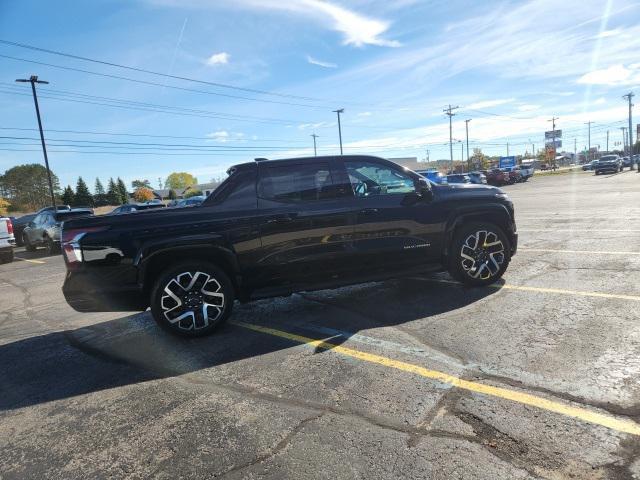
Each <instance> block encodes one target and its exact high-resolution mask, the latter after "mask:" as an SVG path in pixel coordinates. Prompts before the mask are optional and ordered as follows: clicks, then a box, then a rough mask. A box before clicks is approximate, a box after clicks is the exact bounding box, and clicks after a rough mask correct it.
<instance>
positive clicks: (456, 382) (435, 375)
mask: <svg viewBox="0 0 640 480" xmlns="http://www.w3.org/2000/svg"><path fill="white" fill-rule="evenodd" d="M230 323H232V324H233V325H237V326H239V327H243V328H247V329H249V330H253V331H256V332H261V333H266V334H268V335H273V336H275V337H280V338H285V339H287V340H291V341H293V342H297V343H302V344H305V345H309V346H312V347H315V348H322V349H325V350H332V351H335V352H337V353H340V354H342V355H345V356H347V357H351V358H355V359H358V360H362V361H365V362H369V363H375V364H378V365H382V366H385V367H389V368H394V369H396V370H401V371H403V372H407V373H413V374H415V375H419V376H421V377H424V378H429V379H431V380H436V381H438V382H441V383H445V384H448V385H451V386H453V387H457V388H462V389H464V390H469V391H471V392H475V393H481V394H483V395H489V396H493V397H498V398H502V399H505V400H511V401H513V402H517V403H521V404H524V405H530V406H533V407H537V408H540V409H542V410H548V411H550V412H554V413H559V414H561V415H565V416H568V417H573V418H577V419H579V420H583V421H585V422H589V423H593V424H596V425H602V426H603V427H607V428H610V429H612V430H617V431H619V432H624V433H630V434H633V435H640V425H639V424H637V423H636V422H634V421H631V420H623V419H619V418H616V417H613V416H611V415H606V414H602V413H597V412H594V411H591V410H588V409H586V408H582V407H574V406H571V405H567V404H565V403H561V402H557V401H554V400H548V399H546V398H542V397H538V396H536V395H531V394H528V393H523V392H518V391H516V390H510V389H508V388H502V387H494V386H492V385H485V384H483V383H478V382H471V381H468V380H463V379H461V378H459V377H456V376H454V375H450V374H448V373H444V372H439V371H437V370H430V369H428V368H425V367H421V366H419V365H414V364H412V363H407V362H402V361H399V360H394V359H392V358H388V357H383V356H381V355H375V354H372V353H367V352H363V351H361V350H355V349H353V348H348V347H343V346H341V345H335V344H333V343H329V342H326V341H324V340H316V339H313V338H309V337H304V336H302V335H297V334H295V333H290V332H286V331H283V330H277V329H275V328H269V327H262V326H260V325H255V324H252V323H245V322H238V321H234V322H230Z"/></svg>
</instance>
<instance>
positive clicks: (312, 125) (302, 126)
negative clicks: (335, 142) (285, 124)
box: [298, 122, 336, 130]
mask: <svg viewBox="0 0 640 480" xmlns="http://www.w3.org/2000/svg"><path fill="white" fill-rule="evenodd" d="M335 124H336V123H335V122H317V123H301V124H300V125H298V130H306V129H308V128H327V127H333V126H334V125H335Z"/></svg>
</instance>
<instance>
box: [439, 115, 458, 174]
mask: <svg viewBox="0 0 640 480" xmlns="http://www.w3.org/2000/svg"><path fill="white" fill-rule="evenodd" d="M458 108H460V107H452V106H451V105H449V108H445V109H444V110H443V112H444V113H445V114H446V115H448V116H449V155H450V157H451V172H452V173H453V127H452V125H451V118H452V117H453V116H454V115H455V113H453V111H454V110H456V109H458Z"/></svg>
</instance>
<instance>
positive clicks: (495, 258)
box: [449, 222, 511, 287]
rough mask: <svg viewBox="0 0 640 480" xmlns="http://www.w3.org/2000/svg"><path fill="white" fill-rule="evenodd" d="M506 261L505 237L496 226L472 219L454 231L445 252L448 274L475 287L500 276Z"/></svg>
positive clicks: (509, 254) (506, 243)
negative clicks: (449, 246) (446, 252)
mask: <svg viewBox="0 0 640 480" xmlns="http://www.w3.org/2000/svg"><path fill="white" fill-rule="evenodd" d="M487 240H489V244H487ZM480 242H482V245H479V243H480ZM496 242H497V243H496ZM510 261H511V245H510V243H509V239H508V238H507V236H506V235H505V233H504V231H503V230H502V229H501V228H500V227H498V226H497V225H495V224H493V223H489V222H473V223H468V224H464V225H462V226H461V227H460V228H458V229H457V230H456V232H455V234H454V237H453V243H452V245H451V252H450V255H449V273H450V274H451V276H452V277H453V278H455V279H456V280H458V281H460V282H462V283H464V284H465V285H470V286H477V287H479V286H484V285H489V284H492V283H494V282H495V281H497V280H499V279H500V278H501V277H502V275H503V274H504V272H505V271H506V269H507V267H508V266H509V262H510Z"/></svg>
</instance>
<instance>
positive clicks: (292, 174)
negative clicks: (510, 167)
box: [62, 155, 518, 336]
mask: <svg viewBox="0 0 640 480" xmlns="http://www.w3.org/2000/svg"><path fill="white" fill-rule="evenodd" d="M149 232H153V234H150V233H149ZM62 235H63V240H62V249H63V253H64V257H65V263H66V267H67V275H66V276H65V281H64V285H63V289H62V290H63V293H64V296H65V298H66V300H67V302H68V303H69V305H71V306H72V307H73V308H74V309H76V310H77V311H81V312H93V311H116V310H124V311H131V310H145V309H146V308H147V307H149V306H150V307H151V312H152V314H153V317H154V318H155V320H156V321H157V322H158V324H159V325H160V326H161V327H163V328H165V329H167V330H169V331H171V332H173V333H177V334H182V335H187V336H201V335H206V334H209V333H211V332H212V331H213V330H214V329H215V328H216V327H217V326H218V325H220V324H221V323H222V322H223V321H224V320H225V319H226V318H227V317H228V316H229V315H230V314H231V309H232V307H233V303H234V300H235V299H238V300H239V301H241V302H248V301H250V300H251V299H255V298H265V297H273V296H282V295H289V294H291V293H292V292H296V291H301V290H314V289H325V288H335V287H338V286H342V285H349V284H354V283H360V282H364V281H372V280H381V279H385V278H393V277H398V276H402V275H407V274H408V273H409V272H425V271H441V270H448V271H449V272H450V273H451V274H452V275H453V276H454V277H455V278H456V279H458V280H460V281H461V282H463V283H465V284H467V285H476V286H480V285H488V284H491V283H493V282H495V281H496V280H498V279H499V278H500V277H501V276H502V274H503V273H504V272H505V270H506V268H507V266H508V264H509V261H510V259H511V257H512V255H514V254H515V252H516V247H517V240H518V235H517V233H516V226H515V220H514V211H513V203H512V202H511V201H510V200H509V198H508V197H507V195H506V194H505V193H503V192H502V191H501V190H499V189H497V188H494V187H489V186H487V185H471V184H466V185H462V184H455V185H434V184H432V183H431V182H429V181H427V180H426V179H425V178H424V177H422V176H420V175H418V174H416V173H414V172H412V171H409V170H406V169H404V168H402V167H400V166H398V165H396V164H395V163H392V162H390V161H388V160H384V159H382V158H377V157H372V156H361V155H345V156H339V157H309V158H295V159H287V160H260V161H256V162H250V163H243V164H241V165H237V166H235V167H232V168H231V169H230V170H229V177H228V178H227V179H226V180H225V181H224V182H223V183H222V184H221V185H220V186H219V187H218V188H217V189H216V190H215V191H214V192H213V193H212V194H211V195H210V196H209V197H207V199H206V200H205V201H204V202H203V203H202V205H199V206H196V207H192V208H188V209H183V210H180V209H164V210H159V211H157V210H156V211H146V212H140V213H138V214H136V215H113V216H95V217H89V218H81V219H75V220H71V221H69V222H65V224H64V227H63V234H62Z"/></svg>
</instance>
